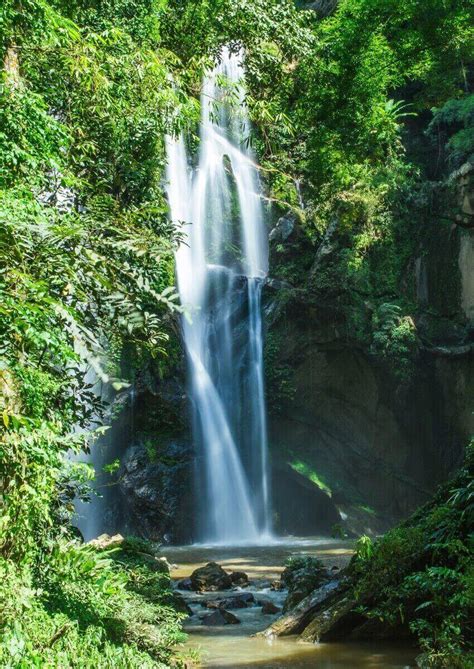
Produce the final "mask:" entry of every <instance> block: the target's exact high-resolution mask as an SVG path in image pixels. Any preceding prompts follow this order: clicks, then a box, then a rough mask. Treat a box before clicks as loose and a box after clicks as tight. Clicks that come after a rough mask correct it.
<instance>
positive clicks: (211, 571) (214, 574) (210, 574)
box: [191, 562, 232, 591]
mask: <svg viewBox="0 0 474 669" xmlns="http://www.w3.org/2000/svg"><path fill="white" fill-rule="evenodd" d="M191 585H192V589H193V590H197V591H202V590H210V591H212V590H227V589H228V588H230V587H232V580H231V578H230V575H229V574H228V573H227V572H226V571H224V569H222V567H221V566H220V565H219V564H217V562H208V563H207V564H206V566H205V567H199V568H198V569H195V570H194V571H193V573H192V574H191Z"/></svg>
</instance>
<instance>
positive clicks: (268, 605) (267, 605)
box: [262, 602, 281, 616]
mask: <svg viewBox="0 0 474 669" xmlns="http://www.w3.org/2000/svg"><path fill="white" fill-rule="evenodd" d="M280 611H281V609H280V608H279V607H278V606H276V604H274V603H273V602H264V603H263V605H262V613H263V614H264V615H266V616H273V615H275V614H276V613H280Z"/></svg>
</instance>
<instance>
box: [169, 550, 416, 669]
mask: <svg viewBox="0 0 474 669" xmlns="http://www.w3.org/2000/svg"><path fill="white" fill-rule="evenodd" d="M163 552H164V554H166V557H167V558H168V560H169V561H170V562H172V563H173V564H174V565H175V568H174V569H173V571H172V577H173V578H174V579H175V580H176V581H178V580H179V579H182V578H186V577H188V576H189V575H190V574H191V572H192V571H193V570H194V569H196V568H197V567H201V566H203V565H204V564H206V563H207V562H211V561H214V562H218V563H219V564H220V565H222V566H223V567H224V569H225V570H226V571H245V572H246V573H247V574H248V576H249V579H250V581H251V585H250V587H248V588H245V591H246V592H252V594H253V595H254V598H255V600H256V602H257V604H255V605H253V606H251V607H249V608H246V609H237V610H233V611H232V613H234V614H235V615H236V616H237V617H238V618H239V620H240V624H238V625H225V626H222V627H209V626H206V625H204V624H203V623H202V618H203V617H204V616H205V615H207V614H209V613H210V611H209V609H206V608H204V607H203V606H202V603H203V602H204V601H209V600H211V599H220V598H222V597H226V596H227V597H228V596H229V592H228V591H227V592H225V593H207V594H203V595H200V594H196V593H193V592H186V591H181V594H182V595H183V597H184V598H185V599H186V601H187V602H188V604H189V605H190V607H191V609H192V611H193V615H192V616H190V617H189V618H188V620H187V621H186V623H185V628H186V632H187V633H188V635H189V638H188V642H187V647H188V648H191V649H193V650H194V651H197V652H198V653H199V655H200V658H201V662H202V664H201V666H202V667H213V668H214V669H216V668H218V667H221V668H222V669H224V668H226V669H254V668H255V669H257V668H259V669H280V668H281V669H283V668H285V669H299V668H300V667H301V668H304V669H308V668H309V667H311V668H313V669H382V668H385V667H387V668H390V669H405V668H408V667H414V666H415V663H414V657H415V655H416V651H415V650H414V649H412V648H407V647H406V646H396V645H393V644H390V645H388V644H384V643H381V642H374V643H360V642H358V643H325V644H324V643H321V644H303V643H299V642H297V640H296V638H292V637H284V638H280V639H273V640H269V639H264V638H260V637H254V636H253V635H254V634H255V633H256V632H259V631H260V630H263V629H265V628H266V627H267V626H268V625H270V624H271V623H272V622H273V621H274V620H275V619H276V618H277V617H278V614H277V615H264V614H262V609H261V604H262V603H263V602H265V601H272V602H273V603H274V604H276V606H278V607H281V606H282V605H283V602H284V599H285V596H286V593H285V592H278V591H274V590H272V589H271V588H270V584H271V582H272V581H274V580H275V579H278V578H279V576H280V573H281V571H282V570H283V565H284V563H285V561H286V560H287V558H288V557H290V556H294V555H314V556H317V557H318V558H320V559H321V560H322V561H323V562H324V563H325V564H326V565H327V566H328V567H339V568H341V567H343V566H345V565H346V564H347V562H348V561H349V559H350V557H351V554H352V546H351V544H350V543H348V542H335V541H331V540H321V539H314V540H304V541H298V540H294V541H291V543H290V542H288V543H276V544H273V545H270V546H256V547H255V546H254V547H235V548H228V547H225V548H223V547H216V546H214V547H206V546H182V547H168V548H166V550H164V551H163ZM258 604H260V605H258Z"/></svg>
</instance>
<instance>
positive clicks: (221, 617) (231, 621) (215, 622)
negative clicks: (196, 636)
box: [202, 609, 240, 627]
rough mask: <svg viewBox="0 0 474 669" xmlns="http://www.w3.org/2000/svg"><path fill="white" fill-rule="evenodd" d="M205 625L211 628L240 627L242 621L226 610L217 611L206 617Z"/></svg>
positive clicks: (203, 621) (203, 622) (203, 620)
mask: <svg viewBox="0 0 474 669" xmlns="http://www.w3.org/2000/svg"><path fill="white" fill-rule="evenodd" d="M202 624H203V625H211V626H216V627H217V626H220V625H239V624H240V620H239V619H238V618H237V616H234V614H233V613H230V611H226V610H225V609H216V610H215V611H214V612H213V613H210V614H209V615H208V616H204V618H203V619H202Z"/></svg>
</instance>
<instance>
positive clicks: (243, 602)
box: [219, 592, 255, 609]
mask: <svg viewBox="0 0 474 669" xmlns="http://www.w3.org/2000/svg"><path fill="white" fill-rule="evenodd" d="M254 602H255V597H254V596H253V595H252V593H251V592H243V593H242V594H239V595H235V596H232V597H227V598H226V599H222V600H220V601H219V608H222V609H245V608H247V607H248V606H251V605H252V604H253V603H254Z"/></svg>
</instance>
